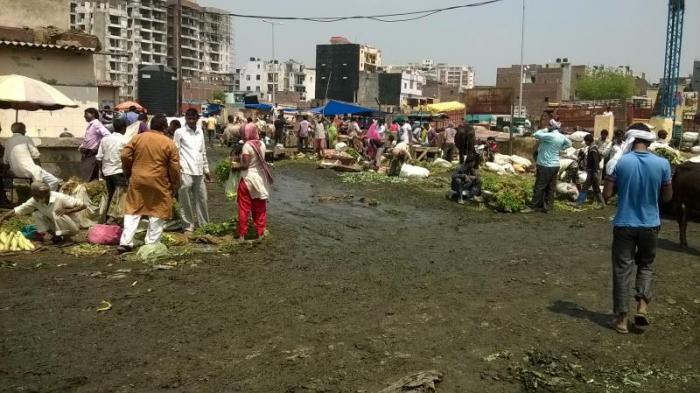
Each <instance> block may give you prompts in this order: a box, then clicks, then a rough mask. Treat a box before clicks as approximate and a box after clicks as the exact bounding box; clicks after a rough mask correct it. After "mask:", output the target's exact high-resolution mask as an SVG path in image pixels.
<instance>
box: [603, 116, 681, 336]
mask: <svg viewBox="0 0 700 393" xmlns="http://www.w3.org/2000/svg"><path fill="white" fill-rule="evenodd" d="M633 138H634V139H633ZM625 139H626V140H627V139H630V140H632V139H633V140H634V141H633V142H632V150H631V151H630V152H629V153H626V154H624V155H623V156H622V158H620V160H619V161H618V162H617V165H616V166H615V169H614V171H613V174H612V176H610V177H608V179H607V181H606V183H605V191H604V197H605V199H606V201H607V200H608V199H609V198H610V197H611V196H612V195H613V189H615V188H616V189H617V193H618V199H617V214H616V215H615V219H614V220H613V226H614V228H613V244H612V264H613V268H612V272H613V311H614V313H615V315H616V319H615V321H614V325H613V328H614V329H615V330H616V331H617V332H619V333H628V332H629V330H628V328H627V324H628V317H627V312H628V306H629V287H630V280H631V278H632V272H633V271H634V266H635V265H636V266H637V275H636V285H635V291H636V294H635V296H634V297H635V299H636V300H637V313H636V314H635V317H634V323H635V325H637V326H647V325H648V324H649V318H648V316H647V306H648V304H649V302H650V301H651V297H652V296H651V292H652V291H651V287H652V283H653V278H654V258H655V257H656V242H657V238H658V234H659V228H660V226H661V218H660V216H659V193H661V197H662V198H663V200H664V201H665V202H668V201H670V200H671V198H672V196H673V190H672V188H671V166H670V165H669V162H668V160H666V159H665V158H661V157H659V156H657V155H655V154H654V153H652V152H650V151H649V145H651V142H653V141H654V140H655V139H656V137H655V135H654V134H653V133H651V131H650V130H649V128H648V127H647V126H646V125H644V124H641V123H636V124H633V125H631V126H630V128H629V129H628V130H627V134H626V135H625Z"/></svg>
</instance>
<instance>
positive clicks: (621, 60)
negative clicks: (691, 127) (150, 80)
mask: <svg viewBox="0 0 700 393" xmlns="http://www.w3.org/2000/svg"><path fill="white" fill-rule="evenodd" d="M474 1H475V0H463V1H455V0H435V1H419V0H382V1H380V0H352V1H346V0H342V1H338V0H266V1H263V2H255V1H231V0H199V1H198V2H199V4H201V5H204V6H212V7H217V8H221V9H224V10H228V11H231V12H235V13H239V14H254V15H272V16H305V17H313V16H350V15H360V14H363V15H374V14H382V13H391V12H406V11H416V10H424V9H429V8H439V7H447V6H451V5H457V4H467V3H472V2H474ZM521 18H522V2H521V0H503V1H502V2H500V3H496V4H493V5H488V6H484V7H478V8H467V9H460V10H455V11H448V12H446V13H441V14H437V15H433V16H430V17H428V18H425V19H421V20H417V21H411V22H404V23H379V22H373V21H341V22H334V23H314V22H300V21H299V22H297V21H285V22H283V25H281V26H277V27H276V28H275V38H276V40H275V41H276V56H275V57H276V58H277V59H279V60H287V59H294V60H297V61H301V62H303V63H305V64H307V65H310V66H314V65H315V57H316V45H317V44H326V43H328V42H329V39H330V37H331V36H335V35H339V36H344V37H346V38H348V39H350V40H351V41H353V42H356V43H364V44H369V45H372V46H376V47H378V48H379V49H381V51H382V55H383V60H384V64H405V63H408V62H417V61H420V60H423V59H433V60H435V61H436V62H447V63H451V64H468V65H471V66H472V67H473V68H474V71H475V77H476V84H477V85H488V84H495V80H496V68H497V67H507V66H509V65H511V64H519V63H520V29H521ZM666 19H667V1H666V0H526V16H525V63H526V64H528V63H546V62H548V61H554V59H556V58H563V57H567V58H568V59H569V61H570V62H572V63H573V64H588V65H598V64H605V65H629V66H631V67H632V69H633V70H634V72H635V73H642V72H644V73H646V76H647V80H649V81H650V82H658V79H659V78H660V77H661V75H662V74H663V66H664V50H665V39H666V37H665V35H666ZM233 23H234V30H235V57H236V63H237V65H242V64H245V62H246V61H247V59H248V58H249V57H260V58H263V59H269V58H271V51H272V44H271V28H270V25H268V24H265V23H263V22H261V21H258V20H252V19H243V18H234V21H233ZM695 59H700V0H686V11H685V26H684V32H683V52H682V54H681V75H688V74H690V73H691V72H692V71H691V70H692V64H693V60H695Z"/></svg>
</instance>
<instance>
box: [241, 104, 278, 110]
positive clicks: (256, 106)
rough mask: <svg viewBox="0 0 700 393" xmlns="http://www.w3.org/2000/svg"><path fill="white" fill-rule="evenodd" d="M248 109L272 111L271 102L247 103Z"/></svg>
mask: <svg viewBox="0 0 700 393" xmlns="http://www.w3.org/2000/svg"><path fill="white" fill-rule="evenodd" d="M245 108H246V109H257V110H259V111H264V112H270V111H272V105H271V104H245Z"/></svg>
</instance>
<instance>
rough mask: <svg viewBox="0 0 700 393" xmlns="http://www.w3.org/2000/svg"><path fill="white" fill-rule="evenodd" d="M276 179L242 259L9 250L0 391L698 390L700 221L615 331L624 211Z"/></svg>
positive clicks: (667, 239) (307, 177) (665, 248)
mask: <svg viewBox="0 0 700 393" xmlns="http://www.w3.org/2000/svg"><path fill="white" fill-rule="evenodd" d="M275 178H276V183H275V190H274V194H273V200H272V202H271V203H270V209H269V217H270V218H269V229H270V232H271V238H270V239H268V240H266V241H264V242H263V243H261V244H258V245H255V246H249V247H248V246H247V247H242V248H240V249H238V250H235V251H233V252H231V253H228V254H214V255H198V256H193V257H187V258H183V259H180V260H178V261H177V262H178V264H177V266H175V268H174V269H170V270H154V269H151V268H148V267H147V266H146V265H143V264H139V263H129V262H121V261H120V260H118V259H117V258H116V257H113V256H103V257H98V258H75V257H70V256H67V255H64V254H61V253H60V252H58V251H56V250H53V251H47V252H42V253H37V254H34V255H32V256H31V257H16V258H4V259H3V258H1V257H0V260H1V262H0V391H2V392H158V391H172V392H375V391H378V390H380V389H382V388H384V387H385V386H387V385H388V384H389V383H392V382H394V381H396V380H397V379H399V378H401V377H404V376H406V375H409V374H411V373H413V372H416V371H421V370H431V369H434V370H438V371H440V372H441V373H443V374H444V377H443V380H442V382H441V383H439V384H438V385H437V391H438V392H521V391H552V392H566V391H570V392H605V391H611V392H698V391H700V369H699V367H700V366H699V365H700V343H698V331H699V330H698V325H699V324H700V316H699V313H700V288H699V287H698V273H699V272H700V252H699V251H698V250H700V224H697V223H693V224H691V225H690V228H689V229H690V233H689V239H690V243H691V247H695V248H694V249H691V250H681V249H679V248H677V246H676V244H677V242H678V240H677V238H678V231H677V226H676V225H675V224H674V223H673V222H671V221H665V222H664V226H663V230H662V232H661V235H660V237H661V240H660V244H659V252H658V258H657V262H658V264H657V266H658V276H657V277H658V280H657V286H656V299H655V301H654V302H653V303H652V313H653V314H652V317H653V321H652V323H653V324H652V326H651V327H650V328H649V329H647V330H646V331H645V332H643V333H641V332H633V333H631V334H629V335H620V334H617V333H615V332H613V331H612V330H610V329H609V328H608V327H607V325H608V322H609V320H610V319H611V316H610V309H611V300H610V292H611V284H610V242H611V227H610V223H609V221H608V217H609V216H610V215H612V214H613V212H614V210H613V209H607V210H605V211H598V210H591V211H586V212H582V213H564V212H561V213H553V214H549V215H522V214H511V215H508V214H497V213H492V212H489V211H486V210H479V209H476V208H469V207H467V208H465V207H463V206H458V205H457V204H453V203H450V202H448V201H447V200H445V199H444V197H443V192H444V190H440V189H433V190H431V189H429V188H428V189H423V188H421V189H417V188H416V187H413V186H410V185H402V184H385V185H375V186H367V185H348V184H344V183H341V182H340V181H339V178H338V175H337V174H336V173H335V172H332V171H326V170H317V169H315V168H314V167H313V166H312V165H309V164H299V163H292V162H285V163H280V164H278V165H277V167H276V169H275ZM210 194H211V195H210V203H211V205H210V209H211V212H212V215H214V216H216V217H217V218H218V219H224V218H228V217H231V216H232V215H233V212H234V208H233V206H232V205H231V204H230V203H228V202H226V201H225V200H224V198H223V191H222V190H221V188H220V187H219V186H218V185H212V186H211V190H210ZM329 196H335V197H338V198H335V199H334V198H327V197H329ZM320 197H321V198H320ZM363 197H364V198H367V199H361V198H363ZM319 198H320V199H319ZM372 200H376V201H377V202H378V205H376V206H375V204H374V203H372V204H370V203H368V202H372ZM363 201H364V202H363ZM119 269H123V270H119ZM118 270H119V271H118ZM134 282H136V283H135V284H134ZM102 300H108V301H110V302H111V303H112V305H113V308H112V309H111V310H109V311H106V312H96V308H97V307H99V305H100V302H101V301H102ZM528 353H529V357H526V355H528Z"/></svg>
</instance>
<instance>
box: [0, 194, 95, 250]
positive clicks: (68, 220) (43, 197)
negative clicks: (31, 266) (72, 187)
mask: <svg viewBox="0 0 700 393" xmlns="http://www.w3.org/2000/svg"><path fill="white" fill-rule="evenodd" d="M31 192H32V197H31V198H29V200H27V201H26V202H24V203H23V204H21V205H19V206H17V207H16V208H14V209H13V210H10V211H8V212H7V213H5V214H3V215H2V216H0V224H1V223H2V222H3V221H5V220H6V219H8V218H10V217H12V216H23V215H27V214H31V215H32V218H33V219H34V224H35V225H36V230H37V233H38V234H40V235H41V236H42V237H44V236H45V235H46V234H49V235H51V236H52V238H51V240H52V241H53V243H54V244H65V243H67V242H70V238H71V236H73V235H75V234H76V233H78V231H79V230H80V224H79V222H80V220H79V219H78V217H77V216H76V213H78V212H80V211H82V210H84V209H85V208H86V206H85V204H83V203H82V202H80V201H79V200H77V199H75V198H73V197H71V196H68V195H66V194H62V193H60V192H55V191H51V188H49V186H48V185H47V184H46V183H44V182H41V181H34V182H32V185H31Z"/></svg>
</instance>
